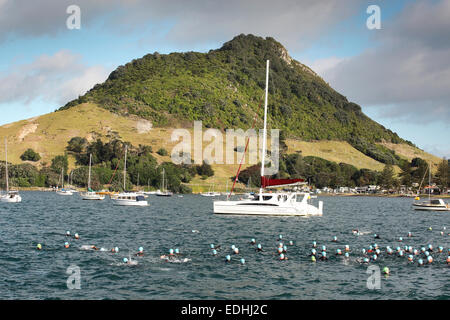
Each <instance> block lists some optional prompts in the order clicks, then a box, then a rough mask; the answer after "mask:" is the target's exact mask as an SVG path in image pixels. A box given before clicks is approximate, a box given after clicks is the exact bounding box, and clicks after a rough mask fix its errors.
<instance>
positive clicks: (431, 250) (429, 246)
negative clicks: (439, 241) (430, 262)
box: [428, 244, 433, 252]
mask: <svg viewBox="0 0 450 320" xmlns="http://www.w3.org/2000/svg"><path fill="white" fill-rule="evenodd" d="M428 251H430V252H433V246H432V245H431V244H429V245H428Z"/></svg>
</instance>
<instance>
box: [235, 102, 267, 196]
mask: <svg viewBox="0 0 450 320" xmlns="http://www.w3.org/2000/svg"><path fill="white" fill-rule="evenodd" d="M261 106H262V99H261V101H260V103H259V109H261ZM259 109H258V110H259ZM257 118H258V113H257V112H255V116H254V117H253V124H252V129H254V128H255V124H256V119H257ZM249 142H250V137H247V142H246V143H245V150H244V153H243V154H242V158H241V162H240V163H239V168H238V170H237V172H236V177H235V178H234V181H233V186H232V187H231V190H230V193H229V194H228V196H227V199H229V198H230V197H231V195H232V194H233V190H234V186H235V185H236V182H237V181H238V179H239V173H240V172H241V168H242V163H243V161H244V160H245V153H246V152H247V149H248V144H249Z"/></svg>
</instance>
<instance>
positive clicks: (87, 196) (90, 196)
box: [81, 153, 105, 200]
mask: <svg viewBox="0 0 450 320" xmlns="http://www.w3.org/2000/svg"><path fill="white" fill-rule="evenodd" d="M91 167H92V153H91V154H89V175H88V187H87V191H86V192H84V193H82V194H81V199H83V200H104V199H105V195H104V194H97V193H96V192H95V191H93V190H92V189H91Z"/></svg>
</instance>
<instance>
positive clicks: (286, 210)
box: [214, 60, 323, 216]
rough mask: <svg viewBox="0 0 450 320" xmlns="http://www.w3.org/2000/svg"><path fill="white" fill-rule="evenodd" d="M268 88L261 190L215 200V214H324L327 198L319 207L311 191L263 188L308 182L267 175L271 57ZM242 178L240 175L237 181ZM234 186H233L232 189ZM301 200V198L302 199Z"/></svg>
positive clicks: (266, 93) (267, 80)
mask: <svg viewBox="0 0 450 320" xmlns="http://www.w3.org/2000/svg"><path fill="white" fill-rule="evenodd" d="M266 68H267V69H266V89H265V102H264V130H263V147H262V156H261V158H262V161H261V188H260V190H259V193H258V194H255V195H254V196H253V197H250V198H248V199H244V200H238V201H230V200H229V197H228V198H227V201H214V213H215V214H233V215H269V216H311V215H317V216H321V215H322V213H323V210H322V209H323V202H322V201H319V205H318V207H316V206H313V205H312V204H311V203H310V202H309V199H311V197H310V194H309V193H298V192H281V193H278V192H276V193H270V192H263V190H264V189H265V188H268V187H278V186H288V185H291V186H292V185H298V184H300V183H304V180H303V179H269V178H266V177H265V176H264V164H265V153H266V138H267V96H268V85H269V60H267V67H266ZM237 179H238V174H237V175H236V178H235V182H236V181H237ZM232 191H233V189H232V190H231V192H232ZM298 200H300V201H298Z"/></svg>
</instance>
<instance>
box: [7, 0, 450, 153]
mask: <svg viewBox="0 0 450 320" xmlns="http://www.w3.org/2000/svg"><path fill="white" fill-rule="evenodd" d="M448 2H449V1H448V0H441V1H413V0H397V1H387V0H381V1H364V0H362V1H357V0H349V1H345V2H342V1H336V0H323V1H311V0H304V1H299V0H297V1H291V0H286V1H280V2H277V4H273V2H271V1H265V0H260V1H255V0H248V1H236V0H231V1H229V2H227V5H226V6H225V5H224V4H223V2H220V1H210V2H207V4H205V2H203V1H200V0H199V1H191V2H189V4H187V2H185V1H170V2H165V1H158V0H155V1H140V0H134V1H127V0H117V1H113V2H108V1H98V2H96V3H95V4H92V3H91V2H90V1H85V0H79V1H78V5H79V7H80V9H81V29H80V30H69V29H67V27H66V25H65V22H66V19H67V17H68V16H69V15H68V14H67V13H66V12H65V9H66V8H67V6H68V5H69V4H71V3H70V1H65V0H61V1H58V5H54V3H55V2H52V1H50V0H41V1H38V2H36V3H33V4H30V3H29V2H28V1H23V0H16V1H9V0H3V1H2V0H0V30H1V31H0V46H1V50H0V85H1V86H0V111H1V117H0V125H2V124H5V123H9V122H13V121H17V120H21V119H24V118H30V117H33V116H36V115H41V114H44V113H48V112H52V111H54V110H55V109H57V108H58V107H60V106H61V105H63V104H64V103H65V102H67V101H69V100H71V99H73V98H76V97H77V96H78V95H81V94H83V93H85V91H86V90H88V89H89V88H91V87H92V86H93V85H94V84H95V83H98V82H103V81H104V80H105V79H106V77H107V76H108V74H109V73H110V72H111V71H113V70H114V69H115V68H116V67H117V66H119V65H121V64H125V63H127V62H129V61H130V60H132V59H134V58H139V57H142V56H143V55H145V54H147V53H153V52H154V51H158V52H160V53H169V52H174V51H191V50H192V51H201V52H207V51H208V50H210V49H215V48H218V47H220V46H221V45H222V44H223V43H224V42H226V41H228V40H230V39H231V38H232V37H233V36H235V35H237V34H239V33H253V34H256V35H260V36H273V37H274V38H275V39H277V40H278V41H280V42H281V43H282V44H283V45H285V47H286V48H287V49H288V51H289V53H290V55H291V56H292V57H293V58H294V59H296V60H298V61H300V62H302V63H304V64H306V65H309V66H311V67H312V68H313V70H315V71H316V72H317V73H318V74H319V75H320V76H322V77H323V78H324V80H325V81H327V82H329V83H330V85H331V86H332V87H333V88H335V89H336V90H338V91H339V92H340V93H342V94H344V95H345V96H347V98H348V99H349V100H351V101H354V102H356V103H358V104H360V105H361V107H362V109H363V111H364V112H365V113H366V114H367V115H368V116H370V117H371V118H372V119H374V120H376V121H377V122H379V123H381V124H383V125H384V126H386V127H388V128H389V129H391V130H392V131H395V132H397V133H398V134H399V135H400V136H401V137H403V138H405V139H407V140H410V141H412V142H414V143H415V144H416V145H417V146H419V147H420V148H423V149H425V150H426V151H429V152H432V153H434V154H436V155H438V156H445V157H447V158H449V157H450V143H449V142H448V141H449V139H448V137H449V134H450V127H449V121H450V110H449V109H450V105H449V102H448V101H450V100H449V99H448V98H450V97H449V95H450V94H449V92H448V91H450V90H448V88H449V86H447V84H450V61H449V60H450V59H449V58H448V57H449V56H450V55H447V53H450V45H449V44H448V43H447V44H446V45H445V44H443V43H445V42H448V41H447V40H448V39H447V38H445V37H446V35H445V33H448V30H449V28H448V27H449V26H450V25H449V24H448V22H447V21H448V20H449V19H448V17H449V16H450V5H449V4H448ZM370 4H377V5H379V7H380V9H381V25H382V28H381V30H369V29H368V28H367V27H366V20H367V18H368V16H369V15H368V14H367V13H366V8H367V6H368V5H370ZM24 6H28V10H25V9H27V8H25V9H24ZM441 15H442V17H441ZM422 19H424V21H427V25H426V27H424V26H423V25H421V23H423V20H422ZM406 50H408V51H407V52H406ZM409 59H410V60H411V61H408V60H409ZM407 63H408V64H407ZM424 79H429V81H424Z"/></svg>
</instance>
